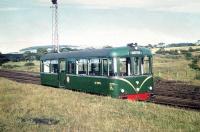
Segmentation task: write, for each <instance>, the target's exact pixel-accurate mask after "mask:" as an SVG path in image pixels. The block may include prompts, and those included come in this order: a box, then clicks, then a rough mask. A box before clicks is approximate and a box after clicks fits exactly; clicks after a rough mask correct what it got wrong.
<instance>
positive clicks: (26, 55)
mask: <svg viewBox="0 0 200 132" xmlns="http://www.w3.org/2000/svg"><path fill="white" fill-rule="evenodd" d="M23 56H24V58H25V60H26V61H33V60H34V59H35V58H36V57H35V56H36V55H35V53H31V52H30V51H26V52H24V54H23Z"/></svg>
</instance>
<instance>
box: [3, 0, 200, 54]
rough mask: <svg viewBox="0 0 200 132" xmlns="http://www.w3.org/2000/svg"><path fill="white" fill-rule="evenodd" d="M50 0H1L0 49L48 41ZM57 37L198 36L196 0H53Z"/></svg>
mask: <svg viewBox="0 0 200 132" xmlns="http://www.w3.org/2000/svg"><path fill="white" fill-rule="evenodd" d="M50 6H51V1H50V0H20V1H19V0H1V3H0V52H2V53H8V52H16V51H19V50H20V49H22V48H26V47H30V46H39V45H49V44H51V40H52V39H51V34H52V33H51V27H52V23H51V22H52V20H51V19H52V17H51V16H52V14H51V13H52V12H51V8H50ZM58 6H59V8H58V11H59V14H58V15H59V17H58V18H59V19H58V21H59V43H60V44H69V45H75V46H79V45H80V46H85V47H102V46H105V45H111V46H125V45H126V44H127V43H132V42H134V43H135V42H137V43H138V44H139V45H147V44H157V43H159V42H164V43H178V42H196V41H197V40H199V39H200V8H199V7H200V0H58Z"/></svg>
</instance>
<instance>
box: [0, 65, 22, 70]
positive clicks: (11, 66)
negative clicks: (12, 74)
mask: <svg viewBox="0 0 200 132" xmlns="http://www.w3.org/2000/svg"><path fill="white" fill-rule="evenodd" d="M16 67H20V66H19V65H10V64H7V65H2V68H4V69H13V68H16Z"/></svg>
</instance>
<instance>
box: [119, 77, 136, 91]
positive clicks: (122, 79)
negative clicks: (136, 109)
mask: <svg viewBox="0 0 200 132" xmlns="http://www.w3.org/2000/svg"><path fill="white" fill-rule="evenodd" d="M115 79H118V80H121V81H124V82H126V83H128V84H129V85H130V86H131V87H132V88H133V89H134V90H135V91H136V89H135V87H134V86H133V84H131V82H129V81H128V80H126V79H124V78H115ZM136 92H137V91H136Z"/></svg>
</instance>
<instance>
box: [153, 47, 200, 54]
mask: <svg viewBox="0 0 200 132" xmlns="http://www.w3.org/2000/svg"><path fill="white" fill-rule="evenodd" d="M190 47H191V48H192V49H197V48H200V46H183V47H168V48H165V50H166V51H169V50H188V49H189V48H190ZM159 49H160V48H153V49H152V52H153V53H155V52H156V51H158V50H159Z"/></svg>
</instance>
